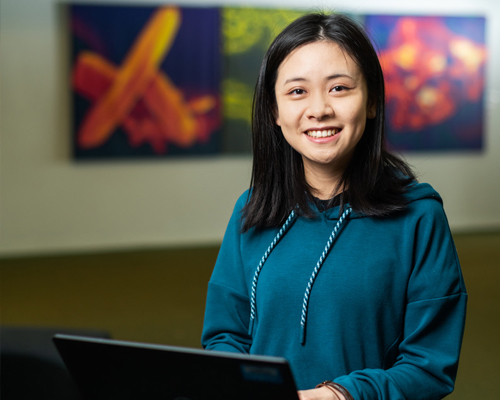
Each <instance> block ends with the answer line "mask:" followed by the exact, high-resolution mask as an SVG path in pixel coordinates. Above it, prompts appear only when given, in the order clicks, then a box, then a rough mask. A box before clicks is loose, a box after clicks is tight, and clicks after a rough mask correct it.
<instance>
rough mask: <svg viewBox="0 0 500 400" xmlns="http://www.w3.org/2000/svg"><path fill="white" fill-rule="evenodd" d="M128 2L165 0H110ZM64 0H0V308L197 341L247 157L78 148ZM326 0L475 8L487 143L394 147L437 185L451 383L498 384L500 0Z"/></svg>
mask: <svg viewBox="0 0 500 400" xmlns="http://www.w3.org/2000/svg"><path fill="white" fill-rule="evenodd" d="M78 3H79V4H87V3H88V4H91V3H92V2H90V1H89V2H87V1H79V2H78ZM93 3H94V4H95V2H93ZM128 3H129V4H134V5H141V4H147V5H151V4H156V3H158V4H163V3H159V2H155V1H151V0H148V1H147V2H146V1H140V0H134V1H133V2H131V1H125V0H121V1H114V0H109V1H107V2H106V4H128ZM303 3H304V2H303V1H296V0H287V1H285V0H267V1H252V2H250V1H241V0H232V1H222V0H220V1H218V2H217V3H215V2H213V3H212V2H211V3H210V6H224V5H231V6H240V5H241V6H251V7H295V8H302V9H303V8H304V4H303ZM65 4H67V2H62V1H60V0H1V1H0V49H1V53H0V263H1V265H0V323H1V325H2V326H3V327H20V328H31V327H34V328H50V329H52V328H54V329H56V330H57V329H75V330H85V329H92V330H99V331H104V332H107V333H109V335H110V336H111V337H113V338H115V339H122V340H133V341H141V342H150V343H162V344H173V345H182V346H190V347H200V334H201V328H202V324H203V312H204V302H205V295H206V286H207V282H208V279H209V277H210V274H211V270H212V268H213V265H214V262H215V259H216V257H217V252H218V247H219V245H220V242H221V240H222V237H223V234H224V230H225V226H226V224H227V222H228V220H229V217H230V214H231V211H232V208H233V205H234V203H235V201H236V199H237V198H238V197H239V195H240V194H241V193H242V192H243V191H244V190H246V189H247V187H248V185H249V180H250V172H251V157H250V156H249V155H223V156H213V157H209V156H205V157H198V158H197V157H189V158H172V159H161V160H148V161H144V160H143V161H141V160H134V161H129V162H126V161H112V162H110V161H108V162H106V161H96V162H91V163H87V162H85V163H81V162H75V161H74V160H73V159H72V155H71V134H70V131H71V124H72V122H71V95H70V91H69V87H68V81H69V65H68V62H69V61H68V60H69V58H70V56H69V38H68V26H67V21H66V20H65V13H64V12H63V11H62V9H63V6H64V5H65ZM175 4H178V5H180V6H183V5H185V6H190V5H191V6H200V5H208V4H207V3H206V2H203V1H198V2H196V1H178V2H176V3H175ZM325 8H326V9H330V10H335V11H342V12H347V13H353V14H359V13H373V14H397V15H405V14H408V15H446V16H453V15H460V16H483V17H486V46H487V49H488V54H489V56H488V62H487V69H486V91H485V102H484V104H485V120H484V129H485V131H484V135H485V136H484V145H483V150H481V151H475V152H466V151H461V152H433V153H425V152H420V153H418V154H412V153H408V154H404V156H405V158H407V160H408V161H409V162H410V164H412V165H413V166H414V168H415V170H416V171H417V173H418V175H419V177H420V180H421V181H425V182H429V183H431V184H432V185H433V186H434V187H435V189H436V190H437V191H438V192H439V193H440V194H441V195H442V197H443V199H444V204H445V209H446V212H447V215H448V218H449V223H450V227H451V229H452V233H453V236H454V238H455V242H456V245H457V249H458V253H459V257H460V260H461V263H462V268H463V273H464V277H465V280H466V285H467V288H468V291H469V296H470V297H469V314H468V320H467V327H466V333H465V338H464V344H463V356H462V360H461V366H460V369H459V375H458V379H457V388H456V391H455V392H454V393H453V394H452V395H451V396H450V398H451V399H454V400H462V399H464V400H465V399H470V398H481V399H491V400H493V399H495V400H497V399H499V398H500V388H499V387H498V385H497V384H496V379H497V377H496V375H497V373H498V372H499V371H500V343H499V341H498V337H499V334H500V322H499V321H500V318H499V317H500V290H499V289H498V287H499V284H500V179H499V177H498V175H499V174H500V134H499V133H498V127H499V126H500V72H499V71H500V3H499V2H498V1H497V0H464V1H461V2H456V1H451V0H442V1H440V2H436V1H432V0H421V1H418V2H409V3H403V2H400V1H393V0H377V1H375V0H364V1H363V0H350V1H344V0H342V1H331V0H328V1H326V0H322V1H315V0H312V2H310V4H309V5H308V9H311V10H318V9H325ZM0 340H1V338H0ZM4 344H5V343H4V342H0V345H2V346H4Z"/></svg>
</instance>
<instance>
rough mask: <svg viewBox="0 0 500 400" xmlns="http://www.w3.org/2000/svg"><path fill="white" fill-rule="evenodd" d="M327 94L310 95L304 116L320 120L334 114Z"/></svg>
mask: <svg viewBox="0 0 500 400" xmlns="http://www.w3.org/2000/svg"><path fill="white" fill-rule="evenodd" d="M330 100H331V99H330V98H329V96H328V95H327V94H319V93H318V94H316V95H314V96H311V97H310V103H309V105H308V108H307V111H306V116H307V118H309V119H317V120H321V119H323V118H326V117H332V116H333V115H334V111H333V106H332V104H331V103H330Z"/></svg>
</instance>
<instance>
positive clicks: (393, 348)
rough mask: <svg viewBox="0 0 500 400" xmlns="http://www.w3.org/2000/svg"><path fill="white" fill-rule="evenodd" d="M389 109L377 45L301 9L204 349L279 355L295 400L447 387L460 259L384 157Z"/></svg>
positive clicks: (284, 43)
mask: <svg viewBox="0 0 500 400" xmlns="http://www.w3.org/2000/svg"><path fill="white" fill-rule="evenodd" d="M384 112H385V109H384V81H383V75H382V70H381V68H380V64H379V61H378V58H377V55H376V52H375V51H374V49H373V47H372V45H371V43H370V41H369V39H368V38H367V36H366V34H365V33H364V31H363V30H362V29H361V28H360V27H359V26H358V25H357V24H356V23H354V22H353V21H351V20H350V19H348V18H347V17H345V16H341V15H324V14H309V15H306V16H304V17H301V18H299V19H298V20H296V21H295V22H293V23H292V24H291V25H290V26H288V27H287V28H286V29H285V30H284V31H283V32H282V33H281V34H280V35H279V36H278V37H277V38H276V39H275V41H274V42H273V43H272V45H271V46H270V48H269V50H268V52H267V54H266V56H265V58H264V61H263V63H262V67H261V70H260V75H259V79H258V83H257V86H256V91H255V98H254V115H253V143H254V160H253V173H252V181H251V187H250V190H249V191H248V192H246V193H244V194H243V195H242V196H241V197H240V199H239V200H238V202H237V203H236V206H235V209H234V212H233V215H232V217H231V220H230V222H229V225H228V228H227V231H226V234H225V237H224V241H223V243H222V247H221V249H220V253H219V257H218V259H217V263H216V266H215V269H214V271H213V274H212V277H211V280H210V283H209V288H208V296H207V305H206V314H205V323H204V329H203V335H202V344H203V346H204V347H205V348H207V349H214V350H222V351H233V352H241V353H250V354H262V355H271V356H281V357H285V358H287V359H288V361H289V362H290V365H291V368H292V371H293V373H294V376H295V380H296V383H297V386H298V388H299V389H300V391H299V396H300V397H301V399H337V398H338V399H341V400H342V399H352V398H353V399H355V400H400V399H406V400H412V399H415V400H417V399H425V400H432V399H440V398H442V397H444V396H445V395H446V394H448V393H450V392H451V391H452V390H453V386H454V380H455V376H456V371H457V365H458V358H459V353H460V346H461V341H462V334H463V329H464V322H465V310H466V301H467V294H466V290H465V286H464V282H463V279H462V274H461V270H460V265H459V262H458V258H457V254H456V251H455V247H454V244H453V240H452V237H451V234H450V231H449V227H448V223H447V220H446V216H445V213H444V211H443V206H442V200H441V198H440V196H439V195H438V193H437V192H436V191H434V189H432V187H431V186H430V185H428V184H419V183H417V182H416V180H415V177H414V175H413V173H412V171H411V169H410V168H409V167H408V166H407V165H406V163H405V162H404V161H403V160H401V159H400V158H398V157H396V156H395V155H392V154H390V153H389V152H388V151H387V150H386V148H385V141H384V140H385V139H384ZM324 381H326V382H324ZM321 382H323V383H321ZM317 386H318V387H317Z"/></svg>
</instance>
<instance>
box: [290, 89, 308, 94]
mask: <svg viewBox="0 0 500 400" xmlns="http://www.w3.org/2000/svg"><path fill="white" fill-rule="evenodd" d="M304 93H305V90H304V89H293V90H292V91H291V92H290V94H297V95H301V94H304Z"/></svg>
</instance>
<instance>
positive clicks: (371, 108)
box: [366, 100, 377, 119]
mask: <svg viewBox="0 0 500 400" xmlns="http://www.w3.org/2000/svg"><path fill="white" fill-rule="evenodd" d="M376 116H377V102H376V101H374V100H368V105H367V106H366V118H368V119H373V118H375V117H376Z"/></svg>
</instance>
